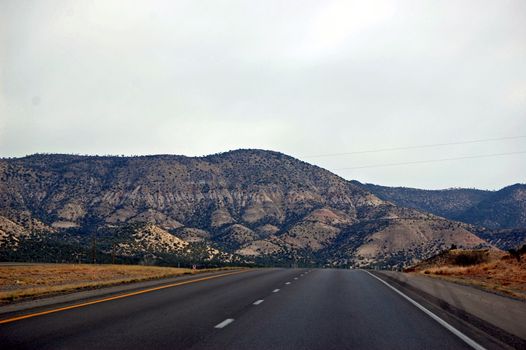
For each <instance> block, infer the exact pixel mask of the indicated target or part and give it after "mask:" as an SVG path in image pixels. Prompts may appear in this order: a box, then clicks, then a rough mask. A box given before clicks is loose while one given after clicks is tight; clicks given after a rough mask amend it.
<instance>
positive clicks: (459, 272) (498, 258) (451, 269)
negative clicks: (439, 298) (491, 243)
mask: <svg viewBox="0 0 526 350" xmlns="http://www.w3.org/2000/svg"><path fill="white" fill-rule="evenodd" d="M473 253H476V255H479V252H474V251H451V252H449V253H448V255H449V257H448V258H445V259H444V257H443V256H442V257H441V258H439V259H437V260H436V261H435V264H433V261H432V260H431V261H428V262H425V263H424V264H422V266H421V267H418V266H417V267H416V268H415V269H414V271H415V272H416V273H422V274H425V275H428V276H432V277H437V278H442V279H445V280H449V281H453V282H457V283H462V284H467V285H473V286H478V287H481V288H483V289H487V290H490V291H496V292H500V293H504V294H507V295H511V296H514V297H517V298H520V299H526V257H524V256H523V258H522V259H521V261H517V260H516V259H515V258H512V257H511V256H509V255H506V254H504V253H500V254H498V253H493V254H487V256H486V257H485V258H483V259H481V260H482V261H480V262H478V263H474V264H469V265H466V266H461V265H458V264H455V261H458V257H459V256H470V255H473Z"/></svg>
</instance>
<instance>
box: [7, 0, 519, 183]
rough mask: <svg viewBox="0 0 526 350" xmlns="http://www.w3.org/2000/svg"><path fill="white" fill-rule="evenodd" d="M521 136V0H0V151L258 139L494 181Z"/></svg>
mask: <svg viewBox="0 0 526 350" xmlns="http://www.w3.org/2000/svg"><path fill="white" fill-rule="evenodd" d="M525 136H526V1H522V0H517V1H503V0H494V1H485V0H473V1H467V0H465V1H447V0H444V1H425V0H418V1H392V0H391V1H375V0H372V1H370V0H368V1H365V0H364V1H328V0H323V1H310V0H301V1H286V0H279V1H273V0H265V1H255V0H254V1H222V0H213V1H195V0H190V1H152V0H144V1H128V0H126V1H114V0H100V1H70V0H68V1H51V0H42V1H25V0H0V157H19V156H24V155H28V154H33V153H75V154H119V155H120V154H124V155H143V154H182V155H188V156H199V155H206V154H211V153H218V152H224V151H228V150H234V149H239V148H260V149H268V150H275V151H280V152H283V153H286V154H289V155H291V156H294V157H297V158H299V159H302V160H304V161H307V162H309V163H312V164H316V165H319V166H321V167H324V168H326V169H328V170H331V171H334V172H335V173H336V174H338V175H340V176H342V177H344V178H346V179H349V180H351V179H356V180H359V181H361V182H368V183H377V184H382V185H388V186H407V187H418V188H428V189H439V188H450V187H470V188H482V189H498V188H501V187H503V186H506V185H509V184H513V183H517V182H522V183H524V182H526V179H525V175H526V153H524V152H526V137H525ZM473 141H477V142H473ZM421 146H426V147H421ZM521 152H522V153H521ZM436 160H441V161H436Z"/></svg>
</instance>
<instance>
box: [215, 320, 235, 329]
mask: <svg viewBox="0 0 526 350" xmlns="http://www.w3.org/2000/svg"><path fill="white" fill-rule="evenodd" d="M232 322H234V319H233V318H227V319H226V320H224V321H223V322H221V323H218V324H216V325H215V327H214V328H225V327H226V326H228V325H229V324H231V323H232Z"/></svg>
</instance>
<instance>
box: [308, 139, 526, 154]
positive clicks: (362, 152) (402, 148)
mask: <svg viewBox="0 0 526 350" xmlns="http://www.w3.org/2000/svg"><path fill="white" fill-rule="evenodd" d="M521 138H526V135H523V136H507V137H496V138H490V139H479V140H470V141H458V142H448V143H434V144H427V145H417V146H403V147H391V148H378V149H372V150H363V151H355V152H344V153H329V154H318V155H312V156H304V157H301V158H323V157H339V156H346V155H351V154H364V153H377V152H388V151H403V150H408V149H419V148H432V147H443V146H452V145H466V144H470V143H482V142H490V141H502V140H514V139H521Z"/></svg>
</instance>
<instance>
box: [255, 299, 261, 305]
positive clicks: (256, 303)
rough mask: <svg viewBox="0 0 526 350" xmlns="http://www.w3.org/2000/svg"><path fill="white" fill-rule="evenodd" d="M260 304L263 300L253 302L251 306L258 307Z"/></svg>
mask: <svg viewBox="0 0 526 350" xmlns="http://www.w3.org/2000/svg"><path fill="white" fill-rule="evenodd" d="M262 302H263V300H262V299H259V300H256V301H254V304H253V305H259V304H261V303H262Z"/></svg>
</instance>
